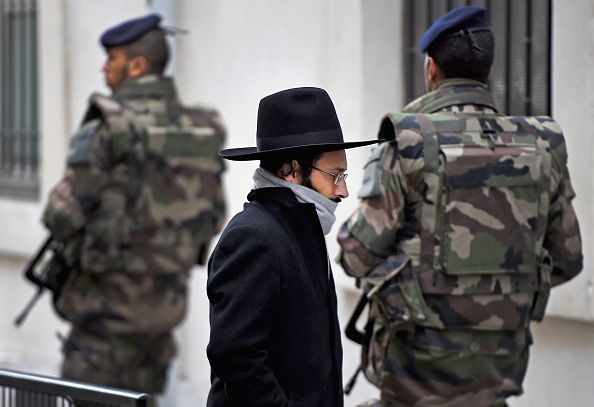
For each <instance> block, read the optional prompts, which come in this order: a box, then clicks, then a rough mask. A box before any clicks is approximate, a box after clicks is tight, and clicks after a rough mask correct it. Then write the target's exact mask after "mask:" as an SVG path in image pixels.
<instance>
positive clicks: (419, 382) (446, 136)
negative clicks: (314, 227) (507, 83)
mask: <svg viewBox="0 0 594 407" xmlns="http://www.w3.org/2000/svg"><path fill="white" fill-rule="evenodd" d="M493 49H494V41H493V35H492V33H491V31H490V28H489V26H488V22H487V15H486V10H485V9H484V8H481V7H461V8H457V9H454V10H452V11H451V12H450V13H448V14H446V15H444V16H443V17H442V18H441V19H439V20H438V21H437V22H436V23H435V24H434V25H433V26H432V27H431V28H430V29H429V30H428V31H427V32H426V33H425V35H424V36H423V40H422V41H421V50H422V51H423V52H426V53H427V56H426V62H425V78H426V87H427V90H428V92H429V93H427V94H426V95H424V96H422V97H421V98H419V99H418V100H416V101H414V102H412V103H410V104H409V105H407V106H406V107H405V109H404V110H405V113H393V114H388V115H386V116H385V117H384V118H383V120H382V123H381V127H380V132H379V138H384V139H388V140H391V141H390V142H388V143H384V144H382V145H380V146H378V147H377V148H376V149H375V150H374V152H373V153H372V155H371V157H370V159H369V161H368V163H367V165H366V168H365V176H364V183H363V187H362V189H361V191H360V193H359V197H360V198H361V199H362V200H361V202H360V204H359V206H358V208H357V209H356V211H355V213H354V214H353V215H352V216H351V217H350V218H349V219H348V221H347V222H345V223H344V224H343V225H342V227H341V230H340V232H339V236H338V241H339V243H340V245H341V248H342V251H341V254H340V262H341V264H342V265H343V267H344V268H345V271H346V272H347V274H349V275H350V276H353V277H355V278H357V279H358V281H359V283H360V286H361V287H362V289H363V290H364V292H365V293H366V296H367V298H368V299H369V304H370V308H369V318H370V320H371V323H370V324H368V327H369V330H368V338H369V342H366V343H364V349H363V351H362V368H363V371H364V373H365V375H366V377H367V379H368V380H369V381H370V382H372V383H373V384H375V385H376V386H377V387H379V389H380V391H381V401H379V400H376V401H370V402H368V403H366V404H364V405H367V406H371V405H373V406H391V407H401V406H418V407H422V406H442V407H445V406H447V407H462V406H464V407H467V406H472V407H492V406H505V405H506V399H507V398H508V397H509V396H512V395H520V394H521V393H522V381H523V379H524V375H525V372H526V367H527V363H528V354H529V346H530V344H531V343H532V337H531V334H530V329H529V325H530V321H531V320H535V321H540V320H541V319H542V317H543V314H544V309H545V306H546V301H547V298H548V294H549V290H550V288H551V287H553V286H556V285H559V284H561V283H563V282H566V281H568V280H570V279H571V278H573V277H574V276H575V275H577V274H578V273H579V272H580V270H581V269H582V252H581V238H580V231H579V226H578V221H577V219H576V215H575V212H574V209H573V207H572V204H571V201H572V199H573V198H574V191H573V189H572V186H571V182H570V179H569V173H568V170H567V152H566V149H565V141H564V138H563V135H562V132H561V129H560V127H559V125H558V124H557V123H556V122H555V121H554V120H552V119H551V118H549V117H506V116H503V115H501V114H499V113H498V112H497V110H496V108H495V105H494V103H493V99H492V97H491V95H490V93H489V92H488V91H487V90H486V82H487V80H488V78H489V76H490V72H491V64H492V61H493ZM461 61H467V62H461Z"/></svg>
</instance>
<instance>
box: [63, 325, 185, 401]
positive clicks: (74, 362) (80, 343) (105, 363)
mask: <svg viewBox="0 0 594 407" xmlns="http://www.w3.org/2000/svg"><path fill="white" fill-rule="evenodd" d="M63 353H64V360H63V362H62V377H63V378H64V379H69V380H76V381H81V382H86V383H91V384H96V385H100V386H107V387H115V388H120V389H126V390H132V391H137V392H142V393H148V394H151V395H156V394H159V393H162V392H163V389H164V388H165V384H166V380H167V369H168V368H169V364H170V361H171V359H173V357H174V356H175V342H174V339H173V336H172V335H171V332H165V333H161V334H107V335H101V336H95V335H92V334H90V333H88V332H82V330H80V329H77V327H74V328H73V329H72V331H71V332H70V335H69V336H68V339H67V340H66V342H65V343H64V347H63Z"/></svg>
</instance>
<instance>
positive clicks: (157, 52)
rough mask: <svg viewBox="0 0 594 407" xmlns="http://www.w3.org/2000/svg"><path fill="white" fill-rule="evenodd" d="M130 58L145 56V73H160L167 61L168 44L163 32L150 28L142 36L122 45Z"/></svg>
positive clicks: (163, 70)
mask: <svg viewBox="0 0 594 407" xmlns="http://www.w3.org/2000/svg"><path fill="white" fill-rule="evenodd" d="M122 48H123V49H124V52H126V56H127V57H128V58H129V59H130V58H136V57H139V56H141V57H144V58H146V63H147V67H146V73H147V74H158V75H162V74H163V72H165V67H166V66H167V62H168V61H169V46H168V44H167V40H166V39H165V32H164V31H163V30H161V29H159V28H156V29H154V30H151V31H149V32H147V33H146V34H144V35H143V36H142V37H140V38H139V39H137V40H136V41H133V42H131V43H129V44H125V45H123V46H122Z"/></svg>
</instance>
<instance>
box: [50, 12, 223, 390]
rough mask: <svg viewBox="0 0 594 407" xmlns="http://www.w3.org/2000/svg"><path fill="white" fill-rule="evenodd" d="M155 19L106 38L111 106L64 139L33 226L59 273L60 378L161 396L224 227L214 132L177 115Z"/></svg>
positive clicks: (218, 138)
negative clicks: (192, 287) (57, 247)
mask: <svg viewBox="0 0 594 407" xmlns="http://www.w3.org/2000/svg"><path fill="white" fill-rule="evenodd" d="M160 21H161V16H159V15H157V14H150V15H148V16H146V17H142V18H138V19H135V20H130V21H126V22H124V23H122V24H121V25H118V26H116V27H114V28H111V29H109V30H107V31H106V32H105V33H104V34H103V36H102V37H101V41H102V44H103V46H104V47H105V48H106V51H107V53H108V55H109V56H108V61H107V62H106V63H105V66H104V68H103V70H104V72H105V75H106V82H107V85H108V86H109V87H110V88H111V89H112V91H113V95H112V96H111V97H108V96H102V95H99V94H94V95H92V96H91V98H90V101H89V107H88V109H87V112H86V114H85V117H84V120H83V123H82V125H81V127H80V129H79V130H78V131H77V132H76V133H75V134H74V136H73V137H72V139H71V148H70V151H69V153H68V157H67V169H66V173H65V175H64V177H63V178H62V180H61V181H60V182H59V183H58V184H57V185H56V186H55V188H53V190H52V191H51V193H50V196H49V201H48V204H47V207H46V208H45V211H44V214H43V222H44V223H45V225H46V226H47V228H48V229H49V230H50V231H51V233H52V234H53V236H54V238H55V239H57V240H58V241H59V242H61V243H63V246H64V250H63V255H64V257H65V261H66V262H67V264H68V266H69V267H70V269H71V272H70V274H69V276H68V279H67V281H66V283H65V285H64V287H63V289H62V291H61V294H60V295H59V296H58V297H57V298H55V309H56V311H57V312H58V313H59V315H60V316H62V317H63V318H64V319H66V320H67V321H69V322H70V323H71V324H72V330H71V332H70V334H69V336H68V338H66V339H65V341H64V347H63V352H64V360H63V365H62V375H63V377H64V378H66V379H73V380H78V381H83V382H89V383H93V384H98V385H106V386H110V387H118V388H125V389H130V390H135V391H140V392H145V393H150V394H157V393H161V392H162V391H163V389H164V387H165V383H166V375H167V369H168V366H169V364H170V361H171V359H172V358H173V356H174V355H175V351H176V347H175V343H174V340H173V337H172V330H173V328H174V327H175V326H176V325H178V324H179V323H180V321H181V320H182V319H183V317H184V314H185V312H186V307H187V284H188V277H189V272H190V270H191V268H192V267H193V265H194V264H196V263H201V264H204V259H205V255H206V254H205V252H206V250H207V248H208V244H209V241H210V239H211V238H212V237H213V236H214V235H215V234H216V233H218V232H219V231H220V229H221V228H222V226H223V223H224V216H225V200H224V192H223V189H222V185H221V175H222V172H223V170H224V164H223V162H222V159H221V158H220V157H219V156H218V155H217V152H218V151H219V150H220V149H221V148H222V147H223V144H224V141H225V134H226V133H225V129H224V126H223V125H222V122H221V119H220V117H219V114H218V112H217V111H216V110H214V109H211V108H203V107H200V108H188V107H185V106H183V105H182V104H181V103H180V101H179V100H178V98H177V95H176V89H175V86H174V83H173V80H172V79H171V78H168V77H164V76H163V71H164V69H165V66H166V64H167V61H168V58H169V51H168V46H167V42H166V39H165V31H164V30H163V29H162V28H161V27H160V26H159V24H160Z"/></svg>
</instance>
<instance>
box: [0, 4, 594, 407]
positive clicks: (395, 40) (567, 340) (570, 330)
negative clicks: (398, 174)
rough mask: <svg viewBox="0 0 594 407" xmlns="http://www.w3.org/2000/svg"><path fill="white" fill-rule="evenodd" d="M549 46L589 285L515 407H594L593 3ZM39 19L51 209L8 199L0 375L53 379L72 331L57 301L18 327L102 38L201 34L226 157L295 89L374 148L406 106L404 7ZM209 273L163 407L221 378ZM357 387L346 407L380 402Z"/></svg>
mask: <svg viewBox="0 0 594 407" xmlns="http://www.w3.org/2000/svg"><path fill="white" fill-rule="evenodd" d="M553 3H554V32H553V109H554V116H555V118H557V120H559V122H560V123H561V125H562V127H563V128H564V130H565V134H566V137H567V140H568V145H569V154H570V170H571V173H572V178H573V182H574V187H575V189H576V192H577V194H578V198H577V200H576V208H577V210H578V216H579V218H580V221H581V223H582V228H583V238H584V250H585V252H586V270H585V272H584V273H582V275H580V277H579V278H578V279H576V280H575V281H572V282H570V283H568V284H567V285H566V286H563V287H561V288H559V289H556V290H555V291H554V294H553V298H552V300H551V307H550V308H549V315H550V317H547V318H546V319H545V321H544V322H543V323H542V324H540V325H538V326H535V328H534V338H535V345H534V347H533V353H532V358H531V365H530V367H529V370H528V374H527V379H526V389H525V390H526V394H525V395H524V396H522V397H521V398H518V399H514V400H512V401H511V403H510V405H511V406H512V407H523V406H534V405H538V406H543V407H552V406H558V405H567V406H569V405H571V406H577V407H586V406H592V405H594V396H593V395H592V392H591V391H589V389H588V385H589V383H590V381H591V379H592V377H591V375H592V374H591V373H590V372H591V366H592V362H593V361H594V360H593V359H594V347H592V346H591V345H592V343H593V341H592V339H593V337H594V324H592V322H591V321H592V319H593V310H592V304H591V300H592V292H591V281H592V270H591V266H590V262H589V253H590V250H589V249H590V248H591V247H592V232H591V228H590V227H589V225H591V224H592V220H593V219H592V216H593V213H592V210H591V207H592V198H591V197H592V196H593V194H592V189H593V187H594V181H593V180H592V177H591V176H590V174H591V173H592V160H591V159H590V155H591V152H592V151H594V150H593V148H592V147H593V146H592V141H591V140H592V138H591V137H589V133H591V130H590V129H589V121H588V119H589V118H590V116H591V112H592V111H593V109H592V108H593V106H592V105H593V103H594V97H592V96H590V95H592V90H593V89H592V88H593V83H594V71H593V70H592V69H590V67H591V66H592V63H593V62H594V52H593V51H594V49H593V45H594V41H592V38H593V37H592V28H593V27H592V24H593V22H594V18H593V17H594V16H593V7H594V0H588V1H581V0H564V1H563V2H561V1H560V0H555V1H554V2H553ZM39 5H40V19H41V27H40V44H41V46H40V53H41V60H42V61H41V66H40V72H41V75H42V76H41V86H42V88H41V89H42V95H41V103H42V126H43V129H42V133H43V144H42V158H43V163H42V165H43V171H42V196H41V199H40V201H39V202H33V203H22V202H14V201H10V200H2V199H0V224H1V225H2V229H3V231H4V233H2V234H0V253H4V254H0V316H1V317H2V319H1V320H0V367H3V368H12V369H17V370H26V371H31V372H38V373H44V374H51V375H55V374H57V367H58V362H59V347H60V343H59V341H58V340H57V338H56V337H55V332H56V331H60V332H62V333H65V332H66V325H65V324H63V323H62V322H61V321H60V320H58V319H57V317H56V316H55V315H54V314H53V312H52V310H51V307H50V305H49V304H50V301H49V297H48V296H45V297H43V298H42V299H41V301H40V305H39V306H38V307H37V308H36V309H35V310H34V311H33V313H32V314H31V315H30V317H29V320H28V321H27V322H26V323H25V325H24V326H23V327H22V328H20V329H19V330H16V329H15V328H14V327H13V325H12V320H13V318H14V316H15V315H16V314H17V312H18V311H19V310H20V308H21V307H22V306H24V304H25V303H26V301H27V299H28V298H29V296H30V295H32V294H33V293H34V289H33V287H31V286H30V285H28V284H26V283H24V282H23V279H22V277H21V276H20V270H21V269H22V267H23V265H24V263H25V259H26V256H28V255H30V254H31V253H32V251H33V250H34V248H35V247H36V246H37V245H38V243H39V242H41V240H42V239H43V237H44V236H45V232H44V231H43V228H42V227H41V225H40V224H39V217H40V212H41V209H42V207H43V204H44V203H45V199H46V196H47V192H48V191H49V188H51V186H52V185H53V184H54V183H55V182H56V181H57V179H58V178H59V177H60V176H61V174H62V171H63V163H64V157H65V153H66V148H67V142H68V137H69V135H70V134H71V132H72V131H73V130H74V129H75V128H76V126H77V124H78V122H79V120H80V118H81V115H82V113H83V110H84V102H85V100H86V98H87V97H88V95H89V94H90V93H91V92H92V91H101V92H105V93H107V89H106V88H105V86H104V84H103V76H102V74H101V72H100V68H101V66H102V64H103V61H104V53H103V51H102V49H101V48H100V47H99V45H98V40H97V38H98V36H99V35H100V34H101V32H102V31H103V30H104V28H105V27H107V26H109V25H111V24H114V23H116V22H118V21H121V20H123V19H126V18H131V17H134V16H137V15H141V14H143V13H144V12H146V11H147V10H149V9H152V10H158V11H161V12H162V13H163V14H164V15H165V17H166V19H165V23H166V24H167V25H174V26H178V27H181V28H185V29H187V30H189V34H187V35H183V36H176V37H173V38H172V39H171V40H172V41H171V43H172V45H173V48H174V58H175V60H174V62H173V64H172V65H171V66H170V68H169V71H170V72H171V73H173V74H175V75H176V79H177V82H178V84H179V85H180V86H179V88H180V89H179V90H180V94H181V96H182V99H184V100H185V101H186V102H188V103H208V104H213V105H215V106H216V107H218V108H219V110H220V111H221V113H222V115H223V117H224V120H225V122H226V124H227V127H228V130H229V139H228V147H242V146H252V145H254V142H255V129H256V114H257V107H258V102H259V100H260V99H261V98H262V97H264V96H266V95H268V94H270V93H273V92H276V91H279V90H282V89H286V88H289V87H294V86H319V87H323V88H325V89H326V90H327V91H328V92H329V94H330V95H331V97H332V99H333V100H334V103H335V105H336V109H337V112H338V116H339V119H340V121H341V124H342V126H343V130H344V134H345V139H347V140H357V139H363V138H370V137H375V135H376V131H377V127H378V125H379V120H380V118H381V116H382V114H384V113H385V112H388V111H394V110H399V109H400V108H401V107H402V106H403V105H404V103H405V102H406V101H405V100H403V92H402V90H403V89H402V65H403V61H402V58H401V57H400V56H401V55H402V49H401V41H400V40H399V39H400V38H401V32H400V27H401V24H400V21H401V20H400V19H401V18H402V17H401V13H400V9H401V5H402V4H401V2H400V1H394V0H372V1H370V0H365V1H358V0H300V1H298V2H296V1H294V0H252V1H249V2H244V1H240V0H201V1H199V2H197V1H169V0H153V1H150V2H149V1H145V0H127V1H125V2H122V1H120V0H102V1H100V2H99V1H96V0H44V1H41V2H39ZM368 153H369V148H362V149H354V150H349V151H348V153H347V157H348V160H349V180H348V181H349V182H348V185H349V190H350V193H351V197H350V198H349V199H347V200H346V201H344V202H343V203H341V205H339V209H338V211H337V219H338V222H337V225H335V228H334V230H333V231H332V232H331V234H330V235H329V237H328V239H327V240H328V247H329V251H330V256H331V257H334V256H335V255H336V254H337V251H338V246H337V244H336V242H335V236H336V228H337V226H338V223H340V222H341V221H342V220H344V219H345V218H346V217H347V216H348V215H349V214H350V213H351V212H352V211H353V209H354V207H355V205H356V203H357V199H356V194H357V190H358V188H359V186H360V184H361V176H362V171H361V169H362V166H363V164H364V162H365V159H366V157H367V155H368ZM256 165H257V163H255V162H245V163H241V162H230V163H229V166H228V172H227V175H226V177H225V182H226V191H227V196H228V199H229V203H230V205H229V216H232V215H233V214H234V213H236V212H238V211H239V210H241V206H242V204H243V202H244V200H245V196H246V194H247V193H248V191H249V189H250V187H251V184H252V181H251V174H252V172H253V170H254V169H255V167H256ZM334 272H335V276H336V280H337V292H338V296H339V316H340V318H341V321H342V324H343V326H344V325H345V324H346V321H347V320H348V317H349V315H350V312H351V310H352V308H353V306H354V304H355V302H356V299H357V298H358V293H357V291H356V290H354V289H353V284H352V281H351V280H350V279H348V278H347V277H345V276H344V275H343V274H344V273H343V272H342V270H341V268H340V267H339V266H338V265H336V266H334ZM205 283H206V271H205V270H204V268H198V267H197V268H196V269H195V271H194V273H193V277H192V280H191V299H190V310H189V313H188V316H187V318H186V320H185V321H184V323H183V325H182V326H181V327H180V329H179V330H178V331H177V338H178V341H179V343H180V353H179V356H178V358H177V360H176V363H175V366H174V369H173V371H172V375H171V386H170V388H169V392H168V394H167V395H166V396H165V399H166V400H165V403H164V405H168V406H176V405H178V406H181V405H186V404H187V400H192V402H193V405H198V406H200V405H204V400H205V398H206V392H207V391H208V383H209V369H208V362H207V360H206V356H205V347H206V344H207V342H208V301H207V299H206V296H205ZM344 350H345V363H344V365H345V366H344V376H345V381H346V380H347V379H348V378H349V377H350V375H351V374H352V372H354V369H355V367H356V365H357V363H358V361H359V353H358V352H359V350H358V348H357V346H355V345H354V344H352V343H351V342H350V341H349V340H347V339H345V341H344ZM377 394H378V392H377V390H376V389H374V388H373V387H372V386H371V385H369V384H368V383H366V382H365V379H364V378H363V377H360V378H359V380H358V383H357V386H356V387H355V390H354V392H353V394H352V395H351V396H348V397H347V398H346V406H347V407H348V406H354V405H355V404H356V403H357V402H359V401H362V400H365V399H368V398H372V397H375V396H377Z"/></svg>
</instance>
